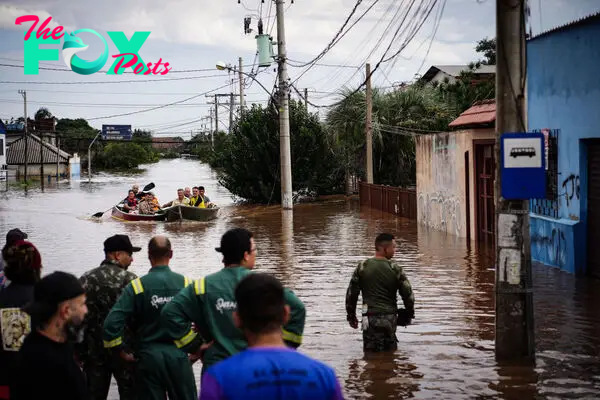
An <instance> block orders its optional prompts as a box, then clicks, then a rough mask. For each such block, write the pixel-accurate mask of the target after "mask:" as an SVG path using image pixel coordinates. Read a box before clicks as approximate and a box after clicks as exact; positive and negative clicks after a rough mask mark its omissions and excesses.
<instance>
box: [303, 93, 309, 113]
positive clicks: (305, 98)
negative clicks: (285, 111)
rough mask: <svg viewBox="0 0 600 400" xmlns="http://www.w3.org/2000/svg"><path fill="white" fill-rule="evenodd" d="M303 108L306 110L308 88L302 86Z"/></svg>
mask: <svg viewBox="0 0 600 400" xmlns="http://www.w3.org/2000/svg"><path fill="white" fill-rule="evenodd" d="M304 108H305V109H306V111H308V88H304Z"/></svg>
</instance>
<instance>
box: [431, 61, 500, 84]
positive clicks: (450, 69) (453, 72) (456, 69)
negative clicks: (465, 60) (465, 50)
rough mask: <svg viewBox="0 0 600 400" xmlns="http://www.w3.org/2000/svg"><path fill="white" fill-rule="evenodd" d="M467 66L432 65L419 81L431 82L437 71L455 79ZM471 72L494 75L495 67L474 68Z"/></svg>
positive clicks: (482, 66) (466, 69) (467, 68)
mask: <svg viewBox="0 0 600 400" xmlns="http://www.w3.org/2000/svg"><path fill="white" fill-rule="evenodd" d="M468 70H469V66H468V65H432V66H431V67H429V69H428V70H427V72H425V74H423V77H422V78H421V79H424V80H426V81H429V80H431V79H432V78H433V77H434V76H435V74H437V73H438V72H439V71H442V72H444V73H446V74H448V75H450V76H453V77H457V76H459V75H460V73H461V72H462V71H468ZM473 72H475V73H477V74H495V73H496V66H495V65H481V66H480V67H479V68H476V69H475V70H474V71H473Z"/></svg>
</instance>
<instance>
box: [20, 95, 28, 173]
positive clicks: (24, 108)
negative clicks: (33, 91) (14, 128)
mask: <svg viewBox="0 0 600 400" xmlns="http://www.w3.org/2000/svg"><path fill="white" fill-rule="evenodd" d="M19 93H20V94H21V96H23V113H24V114H23V118H25V127H24V137H25V184H27V168H28V165H29V163H28V160H27V158H28V157H29V138H28V137H27V136H28V135H27V133H28V128H27V91H26V90H19Z"/></svg>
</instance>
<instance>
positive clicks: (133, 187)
mask: <svg viewBox="0 0 600 400" xmlns="http://www.w3.org/2000/svg"><path fill="white" fill-rule="evenodd" d="M131 191H132V192H133V193H134V194H137V193H138V192H139V191H140V187H139V186H138V185H133V186H132V187H131Z"/></svg>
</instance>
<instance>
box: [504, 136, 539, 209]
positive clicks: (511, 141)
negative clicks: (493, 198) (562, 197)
mask: <svg viewBox="0 0 600 400" xmlns="http://www.w3.org/2000/svg"><path fill="white" fill-rule="evenodd" d="M500 141H501V142H500V160H501V176H502V187H501V192H502V197H503V198H505V199H507V200H529V199H543V198H545V197H546V155H545V153H546V146H545V145H544V134H542V133H539V132H534V133H505V134H503V135H502V136H501V137H500Z"/></svg>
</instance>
